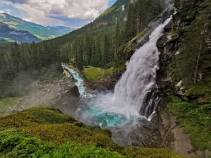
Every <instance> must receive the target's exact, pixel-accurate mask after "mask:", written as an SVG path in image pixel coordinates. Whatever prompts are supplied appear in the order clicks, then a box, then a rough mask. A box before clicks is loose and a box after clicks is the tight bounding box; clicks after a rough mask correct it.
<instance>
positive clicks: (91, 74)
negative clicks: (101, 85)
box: [83, 66, 113, 81]
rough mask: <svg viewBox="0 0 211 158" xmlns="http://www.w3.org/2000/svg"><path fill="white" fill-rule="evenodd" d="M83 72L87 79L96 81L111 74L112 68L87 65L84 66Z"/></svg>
mask: <svg viewBox="0 0 211 158" xmlns="http://www.w3.org/2000/svg"><path fill="white" fill-rule="evenodd" d="M83 74H84V76H85V78H86V79H87V80H90V81H96V80H100V79H103V78H106V77H108V76H110V75H112V74H113V68H109V69H103V68H99V67H92V66H89V67H86V68H84V70H83Z"/></svg>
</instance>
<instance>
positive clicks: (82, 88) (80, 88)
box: [61, 63, 92, 98]
mask: <svg viewBox="0 0 211 158" xmlns="http://www.w3.org/2000/svg"><path fill="white" fill-rule="evenodd" d="M61 65H62V68H63V69H64V70H67V71H68V73H69V75H71V76H72V77H73V78H74V80H75V85H76V86H77V87H78V91H79V94H80V97H82V98H90V97H92V94H91V93H89V92H87V88H86V86H85V83H84V80H83V78H82V77H81V76H80V74H79V73H78V72H77V71H76V70H75V69H73V68H70V67H69V66H68V65H67V64H65V63H62V64H61ZM68 77H70V76H68Z"/></svg>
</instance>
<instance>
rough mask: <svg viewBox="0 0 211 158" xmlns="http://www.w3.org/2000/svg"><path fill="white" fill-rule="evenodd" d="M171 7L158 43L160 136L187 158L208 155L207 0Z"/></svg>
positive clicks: (210, 12)
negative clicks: (161, 100) (162, 104)
mask: <svg viewBox="0 0 211 158" xmlns="http://www.w3.org/2000/svg"><path fill="white" fill-rule="evenodd" d="M175 7H176V10H177V12H176V14H175V15H174V16H173V20H172V22H171V23H170V24H169V25H168V26H167V27H166V28H165V34H164V35H163V36H162V37H161V38H160V39H159V41H158V43H157V45H158V48H159V50H160V52H161V56H160V70H159V72H158V82H159V85H160V90H161V92H162V93H163V95H164V96H165V97H164V98H166V105H167V108H166V109H165V110H161V111H162V112H161V113H162V114H161V120H162V123H161V125H163V126H162V128H163V127H164V129H165V130H164V134H163V136H164V137H163V140H164V144H165V145H166V146H170V147H172V148H174V149H175V150H176V151H177V152H179V153H181V154H183V155H185V156H187V157H194V156H195V157H200V158H201V157H202V158H206V157H209V156H210V155H211V154H210V151H211V144H210V143H211V137H210V135H211V133H210V131H211V117H210V116H211V110H210V109H211V1H210V0H175ZM172 114H173V115H172ZM181 127H182V128H181ZM187 134H188V135H187Z"/></svg>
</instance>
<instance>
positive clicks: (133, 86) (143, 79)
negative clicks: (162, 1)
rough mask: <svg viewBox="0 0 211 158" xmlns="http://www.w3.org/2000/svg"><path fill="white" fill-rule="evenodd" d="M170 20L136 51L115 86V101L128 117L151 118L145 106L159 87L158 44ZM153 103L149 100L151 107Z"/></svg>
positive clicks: (159, 27) (158, 28)
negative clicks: (138, 115) (137, 114)
mask: <svg viewBox="0 0 211 158" xmlns="http://www.w3.org/2000/svg"><path fill="white" fill-rule="evenodd" d="M170 20H171V18H169V19H167V20H166V21H165V22H164V23H163V24H160V25H159V26H158V27H157V28H156V29H155V30H154V31H153V32H152V33H151V35H150V37H149V41H148V42H147V43H146V44H144V45H143V46H142V47H141V48H139V49H138V50H136V52H135V53H134V55H133V56H132V57H131V59H130V62H129V64H128V65H127V70H126V72H125V73H124V74H123V75H122V77H121V79H120V80H119V82H118V83H117V84H116V86H115V91H114V96H113V100H114V102H116V103H117V104H119V106H121V111H124V113H125V114H126V115H129V116H130V115H134V114H136V113H137V112H138V113H139V112H142V114H143V115H144V116H146V117H148V116H149V114H147V113H148V110H147V109H148V108H149V106H148V105H145V104H147V100H146V99H147V98H148V97H149V96H150V95H149V94H150V93H152V91H153V90H154V89H156V87H157V84H156V78H157V70H158V69H159V55H160V53H159V51H158V49H157V45H156V44H157V41H158V39H159V38H160V36H161V35H162V32H163V29H164V27H165V26H166V25H167V24H168V23H169V22H170ZM151 97H153V94H151ZM153 98H154V99H156V98H155V97H153ZM151 101H152V100H150V99H149V105H150V104H151V103H150V102H151ZM116 103H115V104H116ZM143 108H144V109H143ZM128 109H130V110H128ZM142 109H143V110H142ZM152 112H153V111H152Z"/></svg>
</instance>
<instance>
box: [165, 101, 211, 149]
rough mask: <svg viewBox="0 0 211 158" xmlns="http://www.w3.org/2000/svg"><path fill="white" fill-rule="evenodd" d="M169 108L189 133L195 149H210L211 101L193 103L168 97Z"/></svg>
mask: <svg viewBox="0 0 211 158" xmlns="http://www.w3.org/2000/svg"><path fill="white" fill-rule="evenodd" d="M168 102H169V105H168V107H169V109H170V111H171V112H172V113H173V114H174V115H175V116H177V119H178V121H179V122H180V124H181V125H182V127H184V129H185V131H186V132H187V133H188V134H189V135H190V138H191V140H192V143H193V145H194V146H195V147H196V148H197V149H201V150H206V149H208V150H210V151H211V117H210V116H211V103H207V104H197V103H196V104H194V103H189V102H187V101H183V100H181V99H180V98H177V97H169V99H168Z"/></svg>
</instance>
